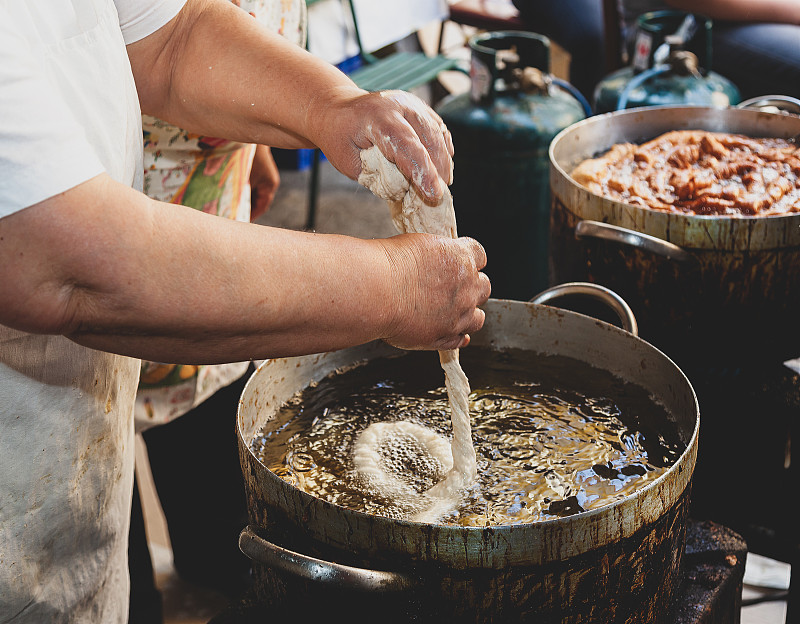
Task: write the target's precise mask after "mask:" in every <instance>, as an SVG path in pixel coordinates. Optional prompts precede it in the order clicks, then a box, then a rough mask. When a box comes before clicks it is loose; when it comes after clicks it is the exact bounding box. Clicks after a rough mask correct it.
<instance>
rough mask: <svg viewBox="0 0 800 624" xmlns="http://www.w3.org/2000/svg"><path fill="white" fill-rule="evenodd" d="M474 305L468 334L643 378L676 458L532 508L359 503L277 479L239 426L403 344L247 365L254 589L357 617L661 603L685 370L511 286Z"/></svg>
mask: <svg viewBox="0 0 800 624" xmlns="http://www.w3.org/2000/svg"><path fill="white" fill-rule="evenodd" d="M619 310H620V311H621V312H622V316H623V317H625V316H626V314H625V312H626V308H625V306H622V307H620V308H619ZM485 311H486V315H487V317H486V324H485V326H484V329H483V330H481V331H480V332H478V333H477V334H475V336H473V344H474V345H478V346H485V347H490V348H493V349H505V348H510V347H514V348H518V349H523V350H526V351H530V352H535V353H537V354H539V353H540V354H542V355H561V356H566V357H571V358H574V359H576V360H579V361H582V362H586V363H589V364H591V365H592V366H594V367H596V368H599V369H601V370H605V371H609V372H612V373H614V374H615V375H616V376H617V377H619V378H621V379H623V380H627V381H631V382H634V383H636V384H637V385H639V386H641V387H643V388H645V389H646V390H647V391H648V392H649V393H650V394H651V395H652V396H653V397H654V398H655V400H657V401H659V402H660V403H662V404H663V405H664V406H665V408H666V409H667V411H668V413H669V414H670V417H671V418H672V419H674V423H675V426H676V427H677V429H678V431H679V434H680V437H681V440H682V441H684V442H685V445H686V448H685V451H684V452H683V453H682V455H681V456H680V458H679V459H678V461H677V462H676V463H675V464H674V465H673V466H672V467H671V468H670V469H669V470H668V471H667V472H666V473H665V474H663V475H662V476H661V477H659V478H658V479H656V480H654V481H653V482H652V483H651V484H649V485H648V486H647V487H644V488H642V489H641V490H639V491H637V492H636V493H635V494H633V495H631V496H629V497H627V498H625V499H623V500H621V501H618V502H617V503H614V504H611V505H608V506H606V507H603V508H601V509H597V510H594V511H589V512H585V513H581V514H577V515H574V516H568V517H564V518H558V519H556V520H550V521H545V522H537V523H533V524H524V525H509V526H491V527H485V528H480V527H458V526H448V525H438V524H422V523H415V522H408V521H401V520H393V519H389V518H385V517H381V516H374V515H369V514H364V513H359V512H355V511H351V510H347V509H344V508H342V507H338V506H336V505H333V504H330V503H328V502H326V501H323V500H321V499H318V498H315V497H313V496H311V495H309V494H307V493H305V492H303V491H301V490H299V489H297V488H295V487H293V486H291V485H290V484H288V483H287V482H285V481H283V480H282V479H280V478H279V477H277V476H276V475H275V474H273V473H272V472H270V471H269V470H267V469H266V468H265V467H264V466H263V465H262V464H261V463H260V462H259V461H258V459H257V458H256V456H255V455H254V454H253V452H252V451H251V449H250V442H251V440H252V439H253V437H254V435H255V434H256V433H257V432H258V431H260V430H261V428H262V427H264V426H265V425H268V424H270V423H272V422H274V424H271V425H270V426H276V425H278V424H279V423H278V422H277V421H274V419H275V418H276V414H277V412H278V410H279V408H280V407H281V405H282V404H283V403H284V402H285V401H286V400H288V399H289V398H290V397H292V396H293V395H294V394H295V393H296V392H298V391H300V390H303V389H304V388H306V387H307V386H309V384H313V383H314V382H316V381H319V380H320V379H322V378H324V377H325V376H326V375H328V374H329V373H331V372H333V371H336V370H340V369H342V368H346V367H350V366H353V365H355V364H358V363H365V362H369V361H370V360H372V359H374V358H378V357H382V356H386V355H391V354H394V355H397V354H399V352H398V351H396V350H394V349H392V348H390V347H388V346H387V345H385V344H383V343H371V344H368V345H363V346H361V347H356V348H353V349H345V350H343V351H338V352H335V353H327V354H321V355H313V356H306V357H301V358H288V359H281V360H269V361H267V362H265V363H264V364H263V365H262V366H261V367H259V369H258V370H257V371H256V373H255V374H254V375H253V376H252V377H251V379H250V380H249V382H248V384H247V387H246V388H245V390H244V392H243V395H242V400H241V404H240V409H239V413H238V418H237V422H238V431H239V448H240V457H241V461H242V469H243V472H244V477H245V482H246V489H247V497H248V502H249V508H250V511H249V513H250V522H251V526H250V527H249V528H248V529H247V530H245V531H244V532H243V534H242V538H241V540H240V544H241V546H242V549H243V550H244V551H245V552H246V553H247V554H248V555H249V556H251V558H253V559H254V562H255V563H254V569H255V571H256V584H257V591H258V592H259V595H260V596H261V598H262V599H263V600H264V601H266V602H269V603H271V604H275V603H278V604H291V605H297V609H299V611H298V612H302V613H307V612H309V611H313V612H314V613H315V614H318V613H323V614H327V615H328V616H330V615H334V614H335V615H337V616H338V615H344V616H350V617H351V618H353V617H354V618H355V619H356V620H357V621H362V619H363V618H365V617H366V616H369V617H370V618H379V619H380V620H381V621H387V620H388V621H392V622H394V621H403V622H405V621H426V622H428V621H430V622H436V621H448V622H452V621H458V622H476V623H477V622H481V623H491V622H503V623H507V622H531V621H535V622H541V623H559V624H569V623H573V624H577V623H578V622H580V623H581V624H587V623H603V624H610V623H614V622H645V621H646V622H658V621H661V620H663V618H664V617H665V616H666V615H667V613H668V610H669V604H670V600H671V598H672V595H673V593H674V591H675V589H676V587H677V585H678V581H679V568H680V562H681V556H682V552H683V544H684V538H685V530H686V521H687V515H688V502H689V494H690V489H691V478H692V473H693V470H694V465H695V461H696V455H697V430H698V426H699V413H698V405H697V401H696V398H695V395H694V392H693V390H692V387H691V385H690V384H689V382H688V380H687V379H686V377H685V376H684V375H683V373H682V372H681V371H680V369H678V367H677V366H675V364H674V363H673V362H672V361H671V360H670V359H669V358H667V357H666V356H665V355H664V354H663V353H661V352H660V351H658V350H657V349H655V348H654V347H652V346H651V345H650V344H648V343H646V342H644V341H643V340H640V339H638V338H636V337H635V336H633V335H631V334H629V333H627V332H625V331H623V330H621V329H618V328H617V327H614V326H612V325H609V324H606V323H603V322H600V321H596V320H594V319H591V318H589V317H586V316H582V315H580V314H576V313H574V312H567V311H564V310H559V309H556V308H552V307H549V306H546V305H538V304H533V303H524V302H519V301H501V300H490V301H489V302H488V303H487V305H486V306H485ZM431 357H435V355H433V354H431Z"/></svg>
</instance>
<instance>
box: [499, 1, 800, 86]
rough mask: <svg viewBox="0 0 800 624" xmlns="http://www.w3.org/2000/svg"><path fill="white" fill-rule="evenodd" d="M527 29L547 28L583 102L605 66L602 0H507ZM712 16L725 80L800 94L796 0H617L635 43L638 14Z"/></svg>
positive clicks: (716, 60)
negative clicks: (665, 12) (566, 56)
mask: <svg viewBox="0 0 800 624" xmlns="http://www.w3.org/2000/svg"><path fill="white" fill-rule="evenodd" d="M513 3H514V5H515V6H516V7H517V8H518V9H519V11H520V15H521V17H522V18H523V20H525V22H526V24H527V25H528V27H529V29H530V30H531V31H532V32H536V33H540V34H542V35H545V36H547V37H549V38H551V39H553V41H555V42H556V43H558V44H559V45H560V46H561V47H563V48H564V49H565V50H566V51H567V52H568V53H569V54H570V57H571V60H570V70H569V71H570V76H569V81H570V82H571V83H572V84H573V85H574V86H575V87H577V88H578V89H579V90H580V91H581V93H583V94H584V96H586V98H587V99H589V101H591V100H592V97H593V94H594V88H595V86H596V85H597V83H598V82H599V81H600V80H601V79H602V78H603V77H605V76H606V75H608V74H609V73H610V72H611V71H613V70H614V69H615V68H609V67H606V66H605V33H604V27H603V23H604V2H603V0H561V1H560V2H548V0H513ZM665 9H673V10H682V11H685V12H687V13H694V14H697V15H702V16H706V17H710V18H712V19H713V20H714V23H713V28H712V48H713V59H712V66H711V67H707V68H705V69H710V70H713V71H715V72H717V73H719V74H721V75H722V76H724V77H725V78H728V79H729V80H731V81H732V82H733V83H734V84H735V85H736V86H737V87H738V88H739V90H740V91H741V94H742V98H743V99H749V98H751V97H756V96H759V95H768V94H780V95H789V96H793V97H800V1H799V0H666V1H659V0H655V1H653V0H619V1H618V2H617V4H616V12H617V17H618V18H619V28H620V35H621V37H622V40H623V41H625V42H626V44H627V46H631V45H632V43H633V37H634V35H635V32H634V31H635V27H636V20H637V18H638V17H639V16H640V15H642V14H643V13H647V12H649V11H657V10H665Z"/></svg>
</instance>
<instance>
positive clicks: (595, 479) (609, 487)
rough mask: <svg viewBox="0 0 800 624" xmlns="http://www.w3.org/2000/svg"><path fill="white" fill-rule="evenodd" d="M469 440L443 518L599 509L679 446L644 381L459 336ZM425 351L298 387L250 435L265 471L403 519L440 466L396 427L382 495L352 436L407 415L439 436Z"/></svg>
mask: <svg viewBox="0 0 800 624" xmlns="http://www.w3.org/2000/svg"><path fill="white" fill-rule="evenodd" d="M461 362H462V366H463V368H464V371H465V372H466V374H467V375H468V377H469V379H470V386H471V388H472V392H471V394H470V417H471V420H472V437H473V443H474V446H475V451H476V453H477V457H478V478H477V480H476V482H475V483H473V485H472V486H471V487H470V488H469V489H468V490H467V491H466V492H465V493H464V497H463V500H462V504H461V505H460V507H458V508H457V509H455V510H449V511H448V512H447V513H446V515H444V517H442V518H440V520H439V522H440V523H442V524H453V525H461V526H490V525H508V524H521V523H528V522H536V521H541V520H547V519H552V518H556V517H560V516H565V515H571V514H574V513H580V512H582V511H585V510H590V509H597V508H599V507H602V506H605V505H608V504H610V503H613V502H614V501H617V500H620V499H622V498H625V497H627V496H629V495H630V494H632V493H633V492H635V491H636V490H638V489H640V488H642V487H644V486H645V485H647V484H648V483H650V482H652V481H653V480H654V479H656V478H657V477H659V476H660V475H661V474H663V472H664V471H665V470H667V469H668V468H669V466H671V465H672V464H674V463H675V461H677V459H678V458H679V456H680V454H681V453H682V452H683V450H684V449H685V447H686V445H685V443H684V442H682V441H681V440H680V437H679V435H678V431H677V428H676V426H675V424H674V423H673V422H672V421H671V420H670V418H669V416H668V414H667V413H666V411H665V410H664V409H663V407H662V406H660V405H659V404H658V403H656V402H655V401H654V400H653V399H652V398H651V397H650V396H649V395H648V393H647V392H646V391H645V390H644V389H643V388H641V387H639V386H636V385H634V384H630V383H627V382H624V381H623V380H621V379H619V378H617V377H614V376H613V375H612V374H610V373H608V372H606V371H602V370H599V369H596V368H593V367H591V366H589V365H587V364H585V363H582V362H578V361H576V360H571V359H569V358H563V357H560V356H542V355H538V354H533V353H531V352H528V351H521V350H505V351H494V350H489V349H482V348H477V347H469V348H468V349H464V350H463V351H462V353H461ZM442 377H443V376H442V372H441V369H440V368H439V367H438V362H437V360H436V358H435V357H431V354H430V353H425V352H411V353H408V354H405V355H403V356H401V357H396V358H386V359H379V360H373V361H370V362H368V363H367V364H364V365H362V366H359V367H357V368H355V369H352V370H349V371H347V372H344V373H341V374H334V375H331V376H329V377H328V378H326V379H324V380H322V381H321V382H319V384H315V385H314V386H313V387H309V388H307V389H305V390H304V391H302V392H300V393H298V394H297V395H296V396H295V397H294V398H293V399H292V400H291V401H289V402H288V403H287V405H285V406H284V407H283V408H282V409H281V410H280V412H279V414H278V416H277V418H276V419H274V420H272V421H270V422H269V423H267V425H266V426H265V427H264V429H263V430H262V431H261V432H260V433H259V434H258V435H257V436H256V437H255V438H254V440H253V442H252V447H251V448H252V450H253V452H254V454H255V455H256V456H257V457H258V458H259V459H260V461H261V462H262V463H263V464H264V465H265V466H266V467H267V468H268V469H269V470H271V471H272V472H273V473H275V474H276V475H278V476H279V477H281V478H282V479H284V480H285V481H287V482H288V483H290V484H292V485H294V486H295V487H298V488H300V489H302V490H304V491H305V492H307V493H309V494H311V495H313V496H316V497H318V498H321V499H324V500H326V501H328V502H331V503H334V504H337V505H340V506H342V507H345V508H348V509H352V510H355V511H362V512H365V513H370V514H377V515H382V516H386V517H390V518H402V519H409V518H411V517H413V516H414V515H415V514H417V513H418V512H420V511H422V510H424V509H425V507H426V506H428V505H430V504H431V503H432V501H430V500H426V496H425V492H426V490H429V489H430V488H431V487H432V486H433V485H435V484H436V483H437V482H438V481H440V480H441V479H442V478H443V477H444V475H445V472H446V467H445V466H444V465H443V463H442V462H441V461H440V460H439V459H437V458H435V457H432V456H431V455H430V454H429V453H426V450H425V448H424V445H422V444H420V443H419V441H418V440H417V438H415V437H414V436H413V435H407V434H404V433H403V432H396V433H394V434H392V435H388V436H386V437H385V438H384V439H383V440H381V442H380V445H379V446H378V448H376V449H375V452H376V454H377V456H378V458H379V461H380V463H381V464H382V467H383V469H384V470H385V471H386V473H388V474H390V475H392V476H393V477H395V478H397V479H400V480H402V481H403V483H404V485H405V486H406V487H405V488H404V490H405V491H407V493H406V494H405V495H402V496H401V495H398V494H397V492H393V493H391V495H388V493H387V492H384V491H381V488H380V487H375V486H374V485H373V484H371V483H369V482H367V481H365V480H364V479H363V478H362V477H361V475H359V474H358V472H357V471H356V470H355V468H354V465H353V462H352V455H353V447H354V444H355V441H356V440H357V439H358V436H359V434H360V433H361V432H363V431H364V430H365V429H366V428H367V427H368V426H369V425H370V424H372V423H376V422H397V421H405V422H409V423H413V424H415V425H420V426H423V427H426V428H428V429H429V430H432V431H434V432H436V433H438V434H439V435H440V436H443V437H445V438H448V439H450V437H451V425H450V412H449V408H448V401H447V393H446V390H445V388H444V386H443V379H442Z"/></svg>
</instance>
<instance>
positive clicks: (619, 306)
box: [530, 282, 639, 336]
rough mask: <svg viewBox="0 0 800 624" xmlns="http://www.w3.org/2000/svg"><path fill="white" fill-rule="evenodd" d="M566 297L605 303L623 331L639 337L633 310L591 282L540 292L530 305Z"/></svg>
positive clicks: (622, 300)
mask: <svg viewBox="0 0 800 624" xmlns="http://www.w3.org/2000/svg"><path fill="white" fill-rule="evenodd" d="M567 295H586V296H587V297H591V298H593V299H597V300H599V301H601V302H603V303H605V304H606V305H607V306H608V307H609V308H611V309H612V310H613V311H614V312H616V313H617V316H619V320H620V322H621V323H622V328H623V329H624V330H625V331H627V332H629V333H631V334H633V335H634V336H638V335H639V324H638V323H637V322H636V317H635V316H634V315H633V310H631V308H630V306H629V305H628V304H627V303H626V302H625V300H624V299H623V298H622V297H620V296H619V295H618V294H617V293H615V292H614V291H613V290H611V289H609V288H606V287H605V286H599V285H597V284H592V283H591V282H567V283H566V284H559V285H558V286H553V287H552V288H548V289H547V290H544V291H542V292H540V293H539V294H538V295H536V296H535V297H534V298H533V299H531V300H530V301H531V303H539V304H544V303H548V302H549V301H552V300H553V299H557V298H558V297H565V296H567Z"/></svg>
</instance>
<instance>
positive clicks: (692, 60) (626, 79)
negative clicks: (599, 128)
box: [594, 10, 741, 113]
mask: <svg viewBox="0 0 800 624" xmlns="http://www.w3.org/2000/svg"><path fill="white" fill-rule="evenodd" d="M711 29H712V22H711V20H710V19H707V18H703V17H700V16H697V15H693V14H691V13H685V12H683V11H669V10H668V11H651V12H649V13H645V14H643V15H640V16H639V18H638V19H637V20H636V38H635V42H634V49H633V58H632V62H631V65H630V66H628V67H623V68H622V69H619V70H617V71H615V72H613V73H611V74H609V75H608V76H606V77H605V78H604V79H603V80H601V81H600V82H599V83H598V85H597V87H596V88H595V92H594V111H595V112H596V113H608V112H611V111H615V110H622V109H625V108H634V107H638V106H680V105H695V106H717V107H720V108H724V107H727V106H732V105H735V104H738V103H739V100H740V99H741V95H740V93H739V89H738V88H737V87H736V86H735V85H734V84H733V83H732V82H731V81H730V80H728V79H727V78H724V77H723V76H720V75H719V74H717V73H715V72H713V71H710V70H708V69H706V68H708V67H711V56H712V50H711Z"/></svg>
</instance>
